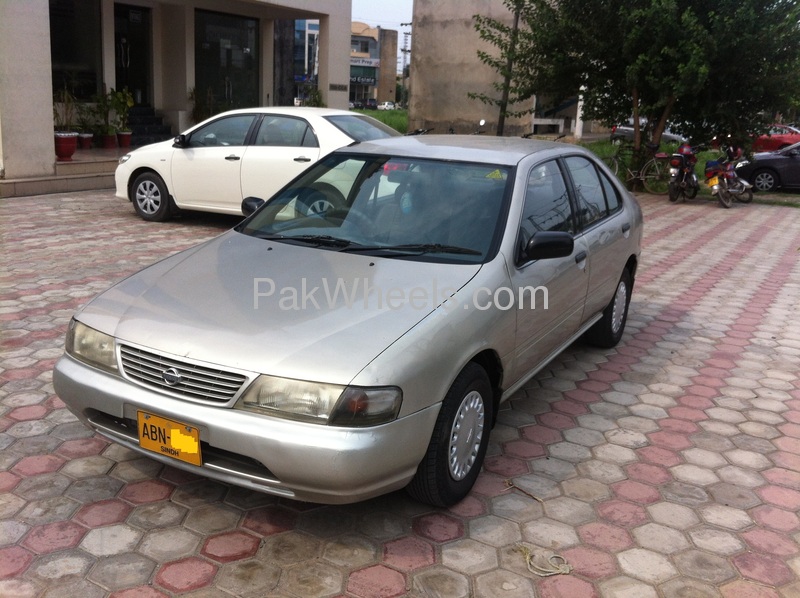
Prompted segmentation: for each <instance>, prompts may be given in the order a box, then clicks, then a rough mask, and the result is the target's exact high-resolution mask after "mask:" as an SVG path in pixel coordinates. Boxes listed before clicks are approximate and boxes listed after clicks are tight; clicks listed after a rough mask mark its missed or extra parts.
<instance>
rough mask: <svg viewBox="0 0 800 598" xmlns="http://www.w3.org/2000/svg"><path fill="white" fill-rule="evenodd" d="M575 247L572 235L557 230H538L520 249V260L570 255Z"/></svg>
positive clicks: (527, 260)
mask: <svg viewBox="0 0 800 598" xmlns="http://www.w3.org/2000/svg"><path fill="white" fill-rule="evenodd" d="M574 249H575V239H573V238H572V235H571V234H569V233H565V232H558V231H539V232H537V233H534V235H533V236H532V237H531V238H530V239H528V242H527V243H526V244H525V247H523V249H522V255H521V256H520V260H519V261H520V262H521V263H524V262H530V261H533V260H548V259H553V258H557V257H567V256H569V255H572V251H573V250H574Z"/></svg>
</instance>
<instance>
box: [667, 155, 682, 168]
mask: <svg viewBox="0 0 800 598" xmlns="http://www.w3.org/2000/svg"><path fill="white" fill-rule="evenodd" d="M669 165H670V166H673V167H675V168H680V167H681V166H683V159H682V158H680V157H678V156H675V157H674V158H671V159H670V161H669Z"/></svg>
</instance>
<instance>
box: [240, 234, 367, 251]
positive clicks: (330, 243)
mask: <svg viewBox="0 0 800 598" xmlns="http://www.w3.org/2000/svg"><path fill="white" fill-rule="evenodd" d="M254 236H256V237H258V238H259V239H266V240H268V241H289V242H291V241H297V242H299V243H304V244H307V245H313V246H315V247H323V246H324V247H342V248H344V247H349V246H350V245H352V243H351V242H350V241H348V240H347V239H339V238H337V237H331V236H330V235H296V236H293V235H279V234H269V233H266V234H257V235H254Z"/></svg>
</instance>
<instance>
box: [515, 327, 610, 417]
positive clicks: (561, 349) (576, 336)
mask: <svg viewBox="0 0 800 598" xmlns="http://www.w3.org/2000/svg"><path fill="white" fill-rule="evenodd" d="M602 317H603V312H600V313H598V314H597V315H595V316H594V317H593V318H591V319H589V320H587V321H586V323H585V324H584V325H583V326H582V327H581V328H580V329H579V330H578V332H576V333H575V334H573V335H572V336H571V337H569V338H568V339H567V341H566V342H565V343H564V344H562V345H559V346H558V347H557V348H556V349H554V350H553V352H552V353H550V355H548V356H547V357H546V358H545V359H543V360H542V362H541V363H540V364H539V365H538V366H536V367H535V368H533V369H532V370H530V371H529V372H528V373H527V374H525V375H524V376H522V378H520V379H519V380H517V382H515V383H514V384H513V385H512V386H510V387H508V388H507V389H506V390H504V391H503V394H502V396H501V397H500V402H501V403H502V402H504V401H507V400H508V399H510V398H511V397H512V396H513V395H514V394H515V393H516V392H517V391H518V390H519V389H520V388H522V387H523V386H525V384H527V383H528V382H529V381H530V379H531V378H533V377H534V376H535V375H536V374H538V373H539V372H541V371H542V369H544V368H545V366H547V364H548V363H550V362H551V361H553V360H554V359H555V358H556V357H558V356H559V355H560V354H561V353H563V352H564V351H565V350H566V348H567V347H569V346H570V345H571V344H572V343H574V342H575V341H576V340H578V339H579V338H580V337H581V336H583V334H584V333H585V332H586V331H587V330H589V328H591V327H592V326H594V325H595V324H596V323H597V322H598V321H599V320H600V319H601V318H602Z"/></svg>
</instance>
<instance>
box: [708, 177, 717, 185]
mask: <svg viewBox="0 0 800 598" xmlns="http://www.w3.org/2000/svg"><path fill="white" fill-rule="evenodd" d="M714 185H719V177H715V176H714V177H711V178H710V179H708V186H709V187H713V186H714Z"/></svg>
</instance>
